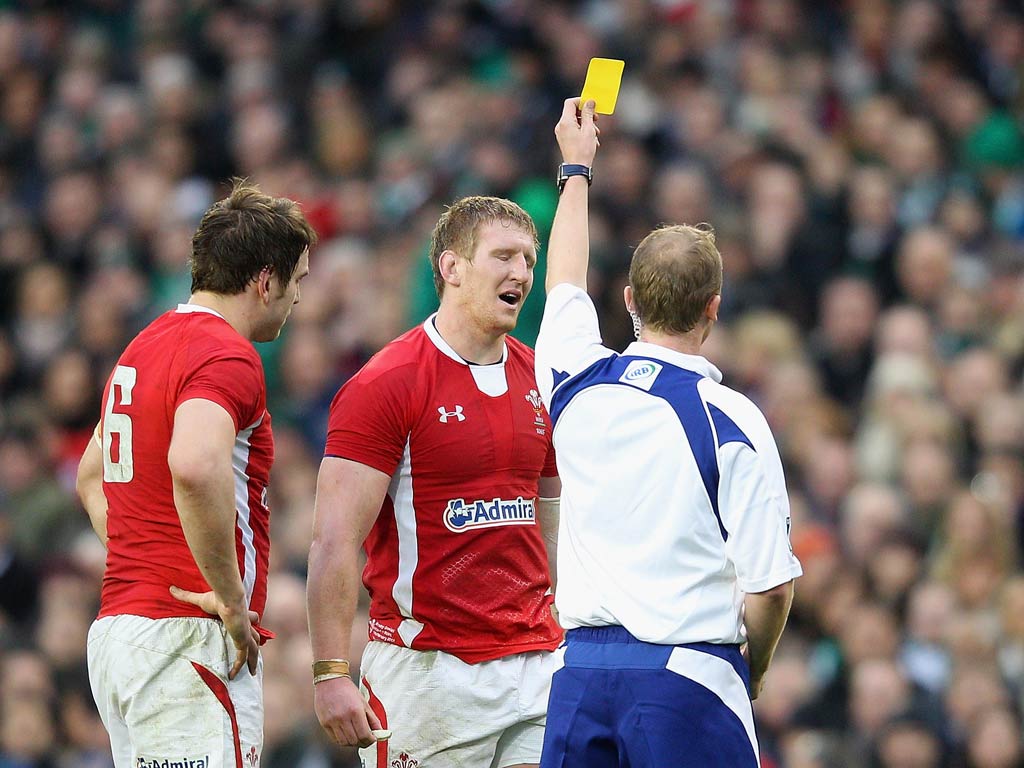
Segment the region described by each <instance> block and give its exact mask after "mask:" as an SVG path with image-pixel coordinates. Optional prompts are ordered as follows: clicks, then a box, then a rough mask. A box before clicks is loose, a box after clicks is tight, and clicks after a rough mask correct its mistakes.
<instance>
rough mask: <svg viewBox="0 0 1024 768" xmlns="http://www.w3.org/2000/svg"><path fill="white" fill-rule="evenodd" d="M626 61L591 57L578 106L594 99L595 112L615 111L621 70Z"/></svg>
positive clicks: (620, 81)
mask: <svg viewBox="0 0 1024 768" xmlns="http://www.w3.org/2000/svg"><path fill="white" fill-rule="evenodd" d="M625 67H626V62H624V61H622V60H621V59H591V60H590V66H589V67H587V81H586V82H585V83H584V84H583V94H582V95H581V96H580V106H582V105H584V104H586V103H587V102H588V101H590V100H591V99H593V100H594V104H595V105H596V108H595V109H594V111H595V112H598V113H600V114H602V115H610V114H612V113H613V112H614V111H615V102H616V101H618V99H619V86H620V85H621V84H622V70H623V69H624V68H625Z"/></svg>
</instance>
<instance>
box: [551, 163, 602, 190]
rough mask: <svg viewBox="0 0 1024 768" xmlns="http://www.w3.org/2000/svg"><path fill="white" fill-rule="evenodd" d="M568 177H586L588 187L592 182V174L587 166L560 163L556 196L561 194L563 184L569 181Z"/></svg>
mask: <svg viewBox="0 0 1024 768" xmlns="http://www.w3.org/2000/svg"><path fill="white" fill-rule="evenodd" d="M570 176H586V177H587V186H588V187H589V186H590V185H591V184H592V183H593V181H594V172H593V171H592V170H591V169H590V166H589V165H580V164H579V163H562V164H561V165H560V166H558V194H562V190H563V189H565V182H567V181H568V180H569V177H570Z"/></svg>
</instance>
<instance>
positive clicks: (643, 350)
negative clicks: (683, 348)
mask: <svg viewBox="0 0 1024 768" xmlns="http://www.w3.org/2000/svg"><path fill="white" fill-rule="evenodd" d="M622 354H623V355H629V356H630V357H653V358H654V359H655V360H664V361H665V362H666V363H671V364H672V365H675V366H677V367H679V368H685V369H686V370H688V371H693V372H694V373H699V374H700V375H701V376H707V377H708V378H709V379H712V380H713V381H714V382H715V383H718V384H720V383H721V382H722V372H721V371H720V370H718V369H717V368H716V367H715V366H714V365H712V364H711V363H710V362H708V359H707V358H706V357H702V356H701V355H687V354H685V353H683V352H676V351H675V350H674V349H669V348H668V347H663V346H661V345H660V344H649V343H648V342H646V341H634V342H633V343H632V344H630V345H629V346H628V347H626V351H625V352H623V353H622Z"/></svg>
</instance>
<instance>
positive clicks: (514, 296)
mask: <svg viewBox="0 0 1024 768" xmlns="http://www.w3.org/2000/svg"><path fill="white" fill-rule="evenodd" d="M522 296H523V295H522V294H521V293H518V292H516V291H506V292H505V293H502V294H499V295H498V298H499V299H501V300H502V301H504V302H505V303H506V304H508V305H509V306H510V307H516V306H519V301H520V299H522Z"/></svg>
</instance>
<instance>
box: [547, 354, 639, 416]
mask: <svg viewBox="0 0 1024 768" xmlns="http://www.w3.org/2000/svg"><path fill="white" fill-rule="evenodd" d="M618 359H619V356H618V355H611V356H610V357H602V358H601V359H600V360H598V361H597V362H596V363H593V364H592V365H591V366H590V367H589V368H584V369H583V370H582V371H580V372H579V373H577V374H576V375H575V376H570V377H568V379H566V378H565V377H564V376H563V375H562V374H561V372H559V371H555V370H554V369H552V371H551V372H552V373H553V374H554V376H555V385H554V387H553V392H552V393H551V407H550V408H549V409H548V415H550V416H551V425H552V426H554V425H555V424H556V423H557V422H558V417H559V416H561V415H562V410H563V409H564V408H565V406H567V405H568V404H569V401H570V400H572V399H573V398H574V397H575V396H576V395H578V394H579V393H580V392H582V391H583V390H584V389H587V388H588V387H593V386H594V385H596V384H610V383H612V382H614V381H615V380H616V379H618V378H619V376H621V375H622V371H619V372H618V373H613V364H614V363H615V361H616V360H618ZM615 370H617V369H615ZM559 377H561V378H559ZM560 382H564V384H561V385H560Z"/></svg>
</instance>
